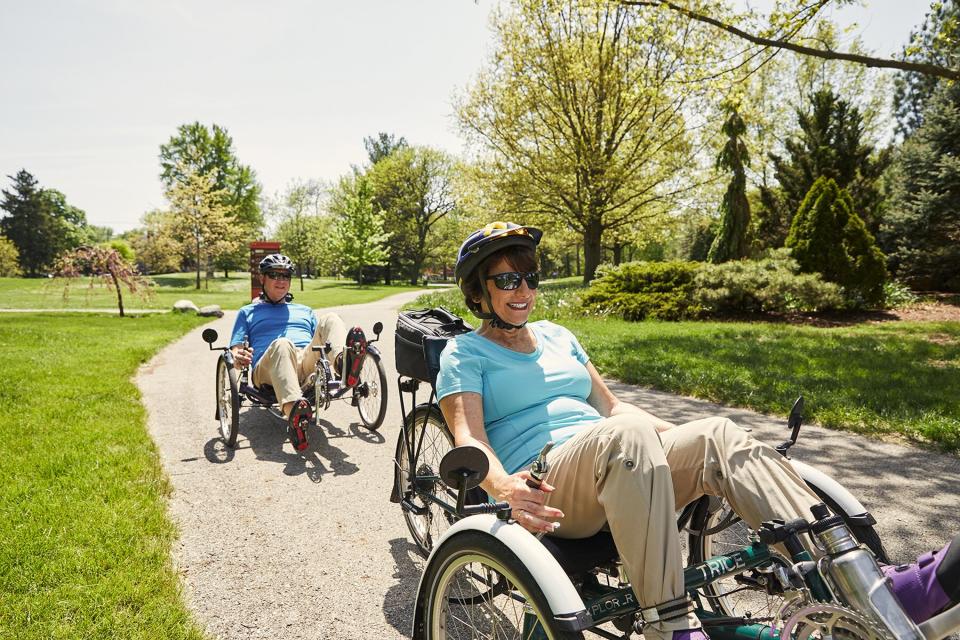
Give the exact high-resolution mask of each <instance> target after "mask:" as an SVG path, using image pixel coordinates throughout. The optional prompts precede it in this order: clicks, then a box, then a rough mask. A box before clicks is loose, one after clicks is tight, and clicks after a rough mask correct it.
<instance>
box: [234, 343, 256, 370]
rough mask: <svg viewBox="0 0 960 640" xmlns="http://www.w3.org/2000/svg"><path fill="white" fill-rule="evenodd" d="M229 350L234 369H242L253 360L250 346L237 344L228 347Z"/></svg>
mask: <svg viewBox="0 0 960 640" xmlns="http://www.w3.org/2000/svg"><path fill="white" fill-rule="evenodd" d="M230 351H231V352H232V353H233V368H234V369H243V368H244V367H248V366H250V363H251V362H253V349H251V348H250V347H244V346H243V345H241V344H237V345H234V346H232V347H230Z"/></svg>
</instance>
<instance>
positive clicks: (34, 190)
mask: <svg viewBox="0 0 960 640" xmlns="http://www.w3.org/2000/svg"><path fill="white" fill-rule="evenodd" d="M7 177H8V178H10V179H11V180H13V186H12V188H11V189H10V190H9V191H8V190H6V189H4V190H3V202H0V209H3V210H4V211H6V212H7V215H6V216H5V217H4V218H3V219H2V220H0V233H2V234H3V235H4V236H6V237H7V238H8V239H9V240H10V241H11V242H13V244H14V245H15V246H16V248H17V252H18V253H19V259H20V268H21V269H22V270H23V271H24V272H25V273H26V274H27V275H28V276H37V275H40V274H41V273H42V272H43V271H44V270H45V269H46V268H48V267H50V266H52V264H53V261H54V259H55V258H56V257H57V253H58V251H59V249H60V246H59V244H58V242H56V240H57V238H58V237H59V235H58V233H57V232H58V230H59V225H58V224H57V219H56V218H55V217H54V216H53V215H52V214H51V212H50V207H49V201H48V199H46V198H45V197H44V192H43V189H41V188H40V186H39V184H37V180H36V178H34V177H33V176H32V175H31V174H30V173H29V172H28V171H27V170H26V169H21V170H20V171H18V172H17V175H16V176H7Z"/></svg>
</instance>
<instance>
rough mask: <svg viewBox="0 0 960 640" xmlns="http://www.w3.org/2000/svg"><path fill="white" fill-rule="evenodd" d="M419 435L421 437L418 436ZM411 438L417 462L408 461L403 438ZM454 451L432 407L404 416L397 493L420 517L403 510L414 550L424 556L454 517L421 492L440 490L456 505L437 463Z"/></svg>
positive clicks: (438, 412)
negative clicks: (416, 510)
mask: <svg viewBox="0 0 960 640" xmlns="http://www.w3.org/2000/svg"><path fill="white" fill-rule="evenodd" d="M421 434H422V435H421ZM405 437H406V438H410V441H411V442H412V443H413V444H414V446H418V447H419V451H416V452H414V455H416V459H415V460H413V461H412V462H411V461H410V452H409V451H408V449H407V446H406V441H405V439H404V438H405ZM452 448H453V435H452V434H451V433H450V430H449V429H448V428H447V423H446V421H445V420H444V419H443V414H441V413H440V410H439V409H437V408H436V407H435V406H433V405H426V406H421V407H417V408H416V409H415V410H414V411H412V412H411V413H409V414H407V417H406V420H405V428H404V429H401V430H400V434H399V435H398V436H397V449H396V454H395V458H394V459H395V460H396V462H397V467H396V473H397V474H399V478H397V482H398V485H397V486H399V487H400V492H401V494H402V495H404V496H407V495H409V500H410V502H411V503H412V504H413V506H414V507H415V508H416V509H418V510H424V513H423V514H422V515H417V514H416V513H414V512H413V511H411V510H409V509H407V508H405V507H403V506H402V505H401V509H402V510H403V519H404V520H405V521H406V523H407V529H408V530H409V531H410V535H411V536H412V537H413V541H414V543H415V544H416V545H417V550H418V551H419V552H420V553H421V554H422V555H423V556H424V557H426V556H428V555H430V552H431V551H432V550H433V543H434V541H435V540H436V539H438V538H439V537H440V536H441V535H442V534H443V532H444V531H446V530H447V529H448V528H449V527H450V525H451V524H453V521H454V518H453V517H452V516H451V515H449V514H448V513H447V512H446V511H444V510H443V509H441V508H440V507H439V506H437V505H436V504H435V503H433V502H431V501H430V500H426V499H424V497H423V494H424V493H433V494H436V492H437V491H438V490H439V491H443V492H444V493H445V496H444V497H445V498H446V501H447V502H450V503H456V500H457V496H456V494H455V493H453V492H452V491H450V490H449V489H448V488H447V487H446V486H445V485H444V484H443V482H442V481H441V480H440V479H439V477H438V475H437V474H438V473H439V470H440V460H441V459H442V458H443V456H444V454H446V453H447V451H449V450H450V449H452Z"/></svg>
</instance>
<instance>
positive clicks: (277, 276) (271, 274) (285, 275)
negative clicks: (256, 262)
mask: <svg viewBox="0 0 960 640" xmlns="http://www.w3.org/2000/svg"><path fill="white" fill-rule="evenodd" d="M263 275H265V276H267V277H268V278H270V279H271V280H290V279H291V278H292V277H293V274H292V273H289V272H288V271H267V272H266V273H264V274H263Z"/></svg>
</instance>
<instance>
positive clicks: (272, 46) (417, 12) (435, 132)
mask: <svg viewBox="0 0 960 640" xmlns="http://www.w3.org/2000/svg"><path fill="white" fill-rule="evenodd" d="M744 1H745V0H744ZM751 1H752V2H753V4H754V6H758V7H760V8H763V7H764V6H767V1H766V0H751ZM494 2H495V0H476V1H474V0H402V1H401V0H346V1H344V0H339V1H333V0H278V1H276V2H269V3H268V2H262V1H259V0H203V1H199V0H196V1H190V0H164V1H163V2H157V1H153V2H150V1H146V0H140V1H137V0H31V1H30V2H15V1H14V0H0V3H2V5H0V6H2V9H0V78H2V82H3V87H4V91H3V98H2V99H0V184H2V185H3V187H4V188H8V187H9V184H10V181H9V180H8V179H7V178H6V176H8V175H12V174H14V173H16V172H17V171H18V170H19V169H21V168H25V169H27V170H28V171H30V172H31V173H32V174H33V175H34V177H36V178H37V180H38V181H39V183H40V185H41V186H43V187H51V188H56V189H59V190H60V191H62V192H64V193H65V194H66V196H67V200H68V202H70V203H71V204H73V205H75V206H77V207H80V208H81V209H83V210H85V211H86V213H87V219H88V221H89V222H90V223H91V224H96V225H106V226H110V227H112V228H113V229H114V230H115V231H117V232H120V231H124V230H127V229H130V228H132V227H135V226H138V224H139V219H140V216H141V215H143V213H144V212H146V211H148V210H150V209H153V208H157V207H163V206H165V204H166V203H165V201H164V198H163V193H162V189H161V186H160V182H159V179H158V174H159V161H158V159H157V155H158V153H159V146H160V145H161V144H162V143H164V142H166V141H167V140H168V139H169V138H170V136H171V135H173V134H174V133H175V132H176V128H177V127H178V126H179V125H180V124H183V123H187V122H193V121H195V120H199V121H200V122H203V123H205V124H208V125H209V124H212V123H217V124H219V125H222V126H224V127H226V128H227V130H228V131H229V132H230V134H231V135H232V136H233V140H234V148H235V151H236V153H237V156H238V157H239V158H240V161H241V162H243V163H244V164H249V165H251V166H252V167H253V168H254V170H255V171H256V172H257V176H258V178H259V180H260V182H261V183H262V184H263V187H264V192H265V193H268V194H272V193H274V192H276V191H278V190H280V189H282V188H283V187H284V186H285V185H287V184H288V183H289V182H290V181H291V180H292V179H295V178H303V179H307V178H317V179H322V180H333V179H335V178H336V177H337V176H339V175H342V174H343V173H345V172H347V171H348V170H349V167H350V165H351V164H361V163H363V162H364V161H365V159H366V152H365V151H364V148H363V138H364V136H370V135H374V134H376V133H377V132H379V131H387V132H391V133H394V134H397V135H402V136H404V137H406V138H407V140H408V141H409V142H411V143H413V144H424V145H431V146H436V147H439V148H443V149H446V150H448V151H450V152H453V153H459V152H460V151H461V142H460V140H459V138H458V136H457V133H456V131H455V128H454V125H453V119H452V107H451V97H452V95H453V93H454V92H455V91H456V90H459V89H462V88H463V87H464V86H465V85H466V84H467V83H468V82H470V80H471V79H472V78H473V76H474V74H475V73H476V71H477V70H478V69H479V67H480V64H481V62H482V60H483V58H484V56H485V54H486V53H488V52H489V46H490V45H489V43H490V40H491V38H490V35H489V33H488V31H487V16H488V14H489V11H490V8H491V6H492V5H493V3H494ZM869 5H870V8H869V9H862V8H856V7H855V8H849V9H843V10H838V11H837V12H836V13H835V14H834V15H835V16H836V19H837V20H838V21H840V22H842V23H844V24H847V23H849V22H851V21H857V22H858V23H859V24H860V26H861V29H860V30H861V31H862V35H863V37H864V39H865V40H866V42H867V45H868V46H869V47H871V48H873V49H875V50H876V51H877V53H878V54H880V55H883V56H889V55H891V54H892V53H894V52H896V51H898V50H899V49H900V47H901V46H902V44H903V43H904V42H905V41H906V38H907V36H908V34H909V31H910V29H911V28H913V27H915V26H916V25H918V24H919V23H920V22H921V21H922V19H923V15H924V13H925V12H926V10H927V7H928V6H929V4H928V2H927V1H926V0H869Z"/></svg>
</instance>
